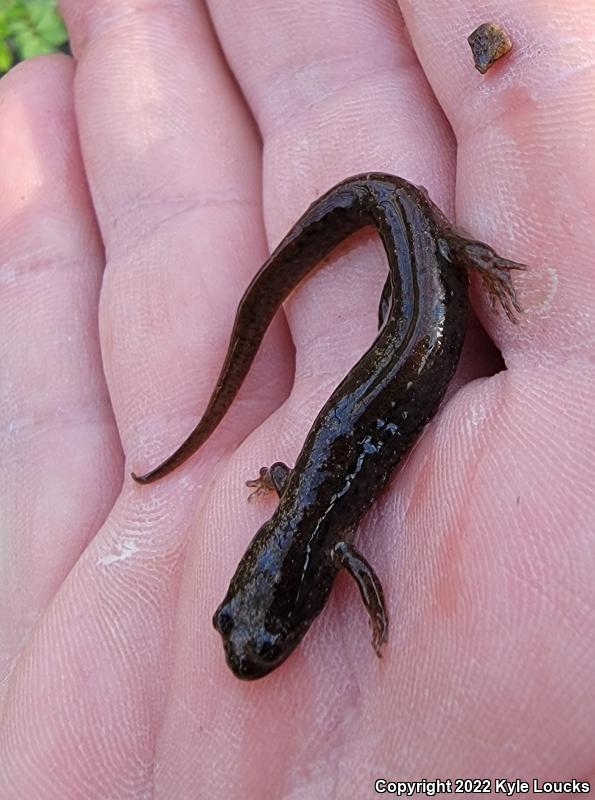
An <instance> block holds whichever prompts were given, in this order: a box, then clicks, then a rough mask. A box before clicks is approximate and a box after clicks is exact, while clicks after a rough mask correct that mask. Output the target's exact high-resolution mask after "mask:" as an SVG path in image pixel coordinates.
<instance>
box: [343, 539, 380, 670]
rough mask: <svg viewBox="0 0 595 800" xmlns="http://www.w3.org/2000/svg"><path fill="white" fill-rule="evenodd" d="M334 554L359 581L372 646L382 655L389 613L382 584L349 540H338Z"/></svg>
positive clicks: (356, 580) (357, 581)
mask: <svg viewBox="0 0 595 800" xmlns="http://www.w3.org/2000/svg"><path fill="white" fill-rule="evenodd" d="M334 555H335V557H336V558H337V560H338V563H339V564H340V565H341V566H342V567H343V568H344V569H346V570H347V572H348V573H349V574H350V575H351V577H352V578H353V579H354V580H355V582H356V583H357V586H358V589H359V591H360V594H361V597H362V600H363V602H364V606H365V607H366V611H367V612H368V615H369V618H370V625H371V626H372V647H373V648H374V650H375V652H376V655H377V656H378V657H379V658H380V657H381V656H382V645H383V644H384V643H385V642H386V641H387V639H388V615H387V613H386V604H385V602H384V592H383V591H382V584H381V583H380V580H379V578H378V576H377V575H376V573H375V572H374V570H373V569H372V567H371V566H370V564H369V563H368V562H367V561H366V559H365V558H364V557H363V555H362V554H361V553H360V552H359V550H358V549H357V547H355V546H354V545H352V544H349V543H347V542H337V544H336V545H335V549H334Z"/></svg>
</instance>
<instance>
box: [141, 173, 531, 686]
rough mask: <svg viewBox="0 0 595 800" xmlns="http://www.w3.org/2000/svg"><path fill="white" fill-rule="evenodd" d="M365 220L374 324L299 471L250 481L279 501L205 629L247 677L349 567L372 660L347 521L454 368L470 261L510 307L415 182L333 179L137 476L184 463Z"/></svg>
mask: <svg viewBox="0 0 595 800" xmlns="http://www.w3.org/2000/svg"><path fill="white" fill-rule="evenodd" d="M367 225H373V226H374V227H375V228H376V229H377V231H378V233H379V235H380V238H381V240H382V243H383V245H384V249H385V252H386V256H387V259H388V267H389V275H388V278H387V281H386V284H385V286H384V290H383V292H382V296H381V300H380V309H379V320H380V331H379V334H378V336H377V338H376V340H375V342H374V343H373V345H372V346H371V347H370V349H369V350H368V351H367V352H366V353H365V354H364V355H363V356H362V357H361V358H360V360H359V361H358V362H357V364H356V365H355V366H354V367H353V369H352V370H350V372H349V373H348V375H347V376H346V377H345V378H344V380H343V381H342V382H341V383H340V384H339V386H338V387H337V388H336V389H335V391H334V392H333V393H332V395H331V397H330V398H329V399H328V401H327V402H326V403H325V405H324V407H323V408H322V410H321V411H320V413H319V414H318V416H317V418H316V420H315V422H314V424H313V425H312V428H311V430H310V432H309V433H308V436H307V438H306V441H305V442H304V445H303V447H302V450H301V452H300V454H299V456H298V458H297V461H296V463H295V466H294V468H293V469H290V468H289V467H287V466H286V465H285V464H282V463H280V462H277V463H276V464H273V466H272V467H270V468H268V469H267V468H263V469H262V470H261V475H260V477H259V478H258V479H257V480H255V481H249V482H248V485H250V486H253V487H254V488H255V493H256V494H259V493H261V492H263V491H269V490H272V489H274V490H275V491H276V492H277V494H278V495H279V505H278V507H277V510H276V511H275V513H274V514H273V516H272V517H271V519H270V520H268V522H266V523H265V524H264V525H263V526H262V527H261V528H260V530H259V531H258V532H257V534H256V535H255V537H254V538H253V540H252V542H251V543H250V545H249V546H248V549H247V550H246V552H245V554H244V556H243V557H242V559H241V561H240V563H239V565H238V567H237V569H236V572H235V574H234V576H233V578H232V580H231V583H230V586H229V589H228V591H227V594H226V596H225V598H224V600H223V602H222V603H221V605H220V606H219V608H218V609H217V611H216V612H215V615H214V617H213V624H214V625H215V628H216V629H217V630H218V631H219V633H220V634H221V636H222V639H223V644H224V648H225V655H226V659H227V663H228V665H229V667H230V668H231V670H232V672H233V673H234V674H235V675H236V676H237V677H238V678H243V679H255V678H260V677H263V676H264V675H266V674H268V673H269V672H271V670H273V669H275V667H277V666H279V664H281V663H282V662H283V661H284V660H285V659H286V658H287V656H288V655H289V654H290V653H291V652H292V651H293V650H294V649H295V647H296V646H297V645H298V644H299V642H300V641H301V639H302V638H303V636H304V634H305V633H306V631H307V630H308V628H309V627H310V625H311V624H312V622H313V620H314V619H315V618H316V617H317V616H318V614H319V613H320V612H321V611H322V608H323V607H324V604H325V603H326V601H327V599H328V596H329V594H330V591H331V588H332V585H333V581H334V579H335V577H336V575H337V573H338V571H339V570H340V569H346V570H347V571H348V572H349V574H350V575H351V576H352V577H353V578H354V580H355V581H356V583H357V585H358V588H359V590H360V593H361V596H362V600H363V602H364V605H365V607H366V609H367V611H368V614H369V618H370V624H371V627H372V645H373V647H374V649H375V651H376V653H377V654H378V655H380V654H381V650H382V646H383V644H384V643H385V642H386V640H387V635H388V617H387V613H386V608H385V603H384V596H383V592H382V586H381V583H380V581H379V579H378V577H377V576H376V573H375V572H374V570H373V569H372V567H371V566H370V565H369V564H368V562H367V561H366V560H365V558H364V557H363V555H362V554H361V553H360V552H359V551H358V549H357V548H356V547H355V545H354V544H353V541H352V540H353V536H354V533H355V530H356V529H357V526H358V524H359V522H360V520H361V519H362V517H363V516H364V514H365V513H366V511H367V510H368V509H369V508H370V506H371V504H372V503H373V502H374V500H375V498H376V497H377V496H378V494H379V493H380V492H381V491H382V489H383V488H384V486H385V485H386V483H387V481H388V480H389V478H390V476H391V474H392V472H393V470H394V469H395V467H396V465H397V464H398V463H399V461H400V460H401V459H402V458H403V456H404V455H405V454H406V453H407V452H408V450H409V449H410V448H411V447H412V445H413V444H414V442H415V441H416V439H417V438H418V436H419V435H420V434H421V432H422V430H423V428H424V426H425V425H426V424H427V422H428V421H429V420H430V419H431V418H432V417H433V416H434V414H435V413H436V411H437V410H438V407H439V405H440V401H441V400H442V398H443V396H444V393H445V391H446V388H447V387H448V384H449V382H450V380H451V378H452V376H453V374H454V372H455V369H456V366H457V364H458V361H459V357H460V354H461V348H462V345H463V340H464V336H465V328H466V323H467V312H468V278H467V269H476V270H477V271H479V273H480V275H481V277H482V280H483V283H484V285H485V286H486V288H487V289H488V291H489V293H490V295H491V298H492V302H493V303H495V302H496V301H498V302H499V303H500V305H501V306H502V308H503V309H504V310H505V312H506V314H507V315H508V317H509V318H510V319H511V320H512V321H514V320H515V312H520V310H521V309H520V306H519V304H518V302H517V299H516V294H515V291H514V287H513V285H512V282H511V279H510V270H513V269H523V268H524V267H523V265H522V264H517V263H516V262H513V261H508V260H507V259H503V258H500V257H499V256H498V255H497V254H496V253H495V252H494V251H493V250H492V248H490V247H489V246H488V245H486V244H483V243H482V242H477V241H474V240H472V239H469V238H466V237H464V236H462V235H461V234H459V233H457V232H456V231H455V230H454V229H453V227H452V226H451V225H450V224H449V223H448V221H447V220H446V218H445V217H444V215H443V214H442V212H441V211H440V210H439V209H438V207H437V206H435V205H434V204H433V203H432V202H431V200H430V199H429V198H428V196H427V193H426V192H425V190H424V189H422V188H419V187H417V186H414V185H413V184H411V183H408V182H407V181H405V180H403V179H402V178H396V177H394V176H391V175H385V174H382V173H370V174H366V175H358V176H355V177H352V178H348V179H347V180H344V181H342V182H341V183H340V184H338V185H337V186H335V187H333V188H332V189H330V190H329V191H328V192H327V193H326V194H324V195H323V196H322V197H321V198H319V199H318V200H317V201H316V202H314V203H313V204H312V205H311V206H310V208H309V209H308V210H307V211H306V212H305V214H304V215H303V216H302V217H301V218H300V220H299V221H298V222H297V223H296V224H295V225H294V226H293V228H292V229H291V230H290V231H289V233H288V234H287V236H286V237H285V238H284V239H283V241H282V242H281V243H280V245H279V246H278V247H277V248H276V250H275V251H274V252H273V253H272V255H271V256H270V257H269V259H268V260H267V261H266V263H265V264H264V266H263V267H262V268H261V269H260V271H259V272H258V273H257V275H256V276H255V278H254V279H253V280H252V282H251V284H250V286H249V287H248V289H247V290H246V292H245V294H244V297H243V298H242V301H241V302H240V305H239V308H238V311H237V314H236V319H235V323H234V327H233V331H232V334H231V339H230V343H229V347H228V350H227V355H226V357H225V362H224V365H223V367H222V370H221V373H220V375H219V379H218V381H217V384H216V387H215V389H214V391H213V394H212V396H211V399H210V400H209V403H208V406H207V409H206V411H205V412H204V415H203V417H202V418H201V420H200V421H199V423H198V425H197V426H196V427H195V429H194V430H193V431H192V432H191V434H190V435H189V436H188V438H187V439H186V440H185V441H184V442H183V443H182V445H180V447H179V448H178V449H177V450H176V451H175V452H174V453H173V454H172V455H171V456H170V457H169V458H167V459H166V460H165V461H164V462H163V463H162V464H160V465H159V466H157V467H156V468H155V469H153V470H151V471H150V472H148V473H146V474H145V475H140V476H138V475H135V474H134V473H133V478H134V479H135V480H136V481H138V482H139V483H150V482H152V481H154V480H158V479H159V478H161V477H163V476H164V475H167V474H168V473H169V472H171V471H172V470H174V469H176V467H178V466H180V465H181V464H182V463H184V462H185V461H186V459H188V458H189V457H190V456H191V455H192V454H193V453H195V452H196V450H197V449H198V448H199V447H200V446H201V445H202V444H203V443H204V442H205V441H206V440H207V439H208V437H209V436H210V434H211V433H212V432H213V431H214V430H215V428H216V427H217V425H218V424H219V422H220V421H221V419H222V418H223V416H224V415H225V413H226V412H227V410H228V408H229V407H230V405H231V403H232V402H233V399H234V397H235V395H236V394H237V392H238V390H239V388H240V386H241V384H242V382H243V380H244V378H245V377H246V374H247V373H248V370H249V368H250V365H251V364H252V361H253V360H254V357H255V355H256V352H257V350H258V347H259V345H260V343H261V341H262V338H263V336H264V333H265V331H266V329H267V327H268V325H269V323H270V322H271V320H272V319H273V317H274V315H275V313H276V312H277V310H278V309H279V307H280V305H281V303H282V302H283V300H284V299H285V298H286V297H287V296H288V295H289V293H290V292H291V291H292V290H293V289H294V288H295V287H296V286H297V284H298V283H299V282H300V281H301V280H302V279H303V278H304V277H305V276H306V275H307V274H308V273H309V272H311V271H312V270H313V269H314V268H315V267H316V266H317V265H318V263H319V262H320V261H321V260H322V259H323V258H324V257H325V256H327V255H328V254H329V253H330V252H331V251H332V250H333V248H334V247H335V246H336V245H337V244H339V243H340V242H341V241H342V240H343V239H345V238H346V237H347V236H349V235H350V234H351V233H353V232H354V231H356V230H358V229H359V228H362V227H364V226H367Z"/></svg>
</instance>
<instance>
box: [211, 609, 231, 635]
mask: <svg viewBox="0 0 595 800" xmlns="http://www.w3.org/2000/svg"><path fill="white" fill-rule="evenodd" d="M213 625H214V627H215V630H217V631H219V633H220V634H221V636H229V634H230V633H231V631H232V629H233V617H232V615H231V613H230V612H229V611H228V610H227V609H226V608H221V607H219V608H218V609H217V611H215V614H214V615H213Z"/></svg>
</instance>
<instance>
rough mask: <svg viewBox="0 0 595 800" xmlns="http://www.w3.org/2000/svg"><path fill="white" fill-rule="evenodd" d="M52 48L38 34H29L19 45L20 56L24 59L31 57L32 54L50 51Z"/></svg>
mask: <svg viewBox="0 0 595 800" xmlns="http://www.w3.org/2000/svg"><path fill="white" fill-rule="evenodd" d="M53 49H54V48H53V47H52V46H51V45H49V44H48V43H47V42H44V41H43V39H40V38H39V36H35V34H30V35H29V36H27V38H26V39H25V40H24V41H23V43H22V45H21V58H23V60H24V59H26V58H33V57H34V56H42V55H44V54H45V53H51V52H52V51H53Z"/></svg>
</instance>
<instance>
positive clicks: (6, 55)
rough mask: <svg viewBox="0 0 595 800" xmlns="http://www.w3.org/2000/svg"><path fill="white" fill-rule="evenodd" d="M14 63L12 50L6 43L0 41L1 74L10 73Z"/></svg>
mask: <svg viewBox="0 0 595 800" xmlns="http://www.w3.org/2000/svg"><path fill="white" fill-rule="evenodd" d="M13 61H14V57H13V55H12V50H11V49H10V47H9V46H8V45H7V44H6V42H3V41H0V72H8V70H9V69H10V68H11V67H12V62H13Z"/></svg>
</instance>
